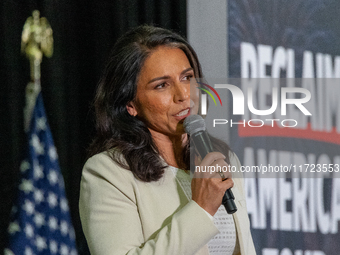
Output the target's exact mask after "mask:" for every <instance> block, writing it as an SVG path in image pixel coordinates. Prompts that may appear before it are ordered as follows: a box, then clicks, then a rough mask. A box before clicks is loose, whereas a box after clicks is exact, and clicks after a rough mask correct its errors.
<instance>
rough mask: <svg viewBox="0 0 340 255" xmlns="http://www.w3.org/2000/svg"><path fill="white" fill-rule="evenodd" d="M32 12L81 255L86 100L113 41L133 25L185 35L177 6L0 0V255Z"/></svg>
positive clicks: (182, 4)
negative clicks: (44, 47) (46, 31)
mask: <svg viewBox="0 0 340 255" xmlns="http://www.w3.org/2000/svg"><path fill="white" fill-rule="evenodd" d="M35 9H38V10H39V11H40V13H41V16H42V17H46V18H47V19H48V20H49V22H50V24H51V26H52V29H53V37H54V55H53V57H52V58H50V59H47V58H44V59H43V62H42V80H41V82H42V94H43V98H44V103H45V108H46V111H47V115H48V120H49V124H50V127H51V130H52V134H53V137H54V141H55V145H56V147H57V150H58V154H59V163H60V166H61V169H62V172H63V175H64V179H65V183H66V192H67V196H68V199H69V203H70V208H71V214H72V215H71V216H72V220H73V225H74V227H75V230H76V234H77V244H78V249H79V253H80V254H87V253H88V251H87V247H86V242H85V239H84V237H83V235H82V232H81V225H80V220H79V216H78V197H79V183H80V176H81V169H82V166H83V164H84V162H85V160H86V148H87V146H88V144H89V143H90V141H91V138H92V137H93V135H94V121H93V114H92V109H91V106H90V104H91V101H92V99H93V96H94V92H95V88H96V84H97V82H98V80H99V77H100V74H101V70H102V69H103V66H104V63H105V60H106V58H107V56H108V53H109V51H110V49H111V47H112V45H113V44H114V42H115V41H116V40H117V38H118V37H119V36H120V35H122V34H123V33H124V32H126V31H127V30H128V29H129V28H131V27H134V26H137V25H139V24H153V25H156V26H162V27H165V28H169V29H173V30H174V31H177V32H179V33H180V34H182V35H184V36H185V35H186V1H185V0H144V1H142V0H93V1H84V0H82V1H80V0H40V1H39V0H2V1H1V2H0V20H1V21H0V81H1V82H0V88H1V91H0V146H1V147H0V183H1V184H0V197H1V200H0V201H1V202H0V251H1V252H2V251H3V248H4V246H5V244H6V229H7V225H8V222H9V214H10V210H11V206H12V204H13V200H14V198H15V195H16V189H17V184H18V181H19V180H18V176H19V175H18V174H19V165H20V161H21V153H22V149H23V146H25V142H26V141H25V134H24V131H23V108H24V103H25V87H26V84H27V82H28V81H29V79H30V77H29V62H28V60H27V59H26V58H25V57H24V56H23V55H21V54H20V44H21V32H22V28H23V25H24V23H25V21H26V19H27V18H28V17H29V16H31V15H32V11H33V10H35Z"/></svg>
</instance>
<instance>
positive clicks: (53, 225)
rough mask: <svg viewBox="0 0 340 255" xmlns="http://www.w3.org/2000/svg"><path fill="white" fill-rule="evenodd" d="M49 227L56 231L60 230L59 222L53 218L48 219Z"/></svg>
mask: <svg viewBox="0 0 340 255" xmlns="http://www.w3.org/2000/svg"><path fill="white" fill-rule="evenodd" d="M48 227H49V228H50V229H51V230H52V231H54V230H57V229H58V220H57V218H55V217H53V216H51V217H50V218H49V219H48Z"/></svg>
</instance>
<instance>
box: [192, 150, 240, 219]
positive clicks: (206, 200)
mask: <svg viewBox="0 0 340 255" xmlns="http://www.w3.org/2000/svg"><path fill="white" fill-rule="evenodd" d="M224 159H225V156H224V155H223V154H222V153H219V152H212V153H209V154H207V156H206V157H204V159H203V160H202V162H201V164H200V165H199V169H195V170H196V171H195V174H194V178H193V180H192V182H191V190H192V199H193V200H194V201H195V202H196V203H197V204H198V205H200V206H201V207H202V208H203V209H204V210H206V211H207V212H208V213H210V214H211V215H214V214H215V213H216V211H217V210H218V208H219V207H220V205H221V204H222V198H223V196H224V193H225V191H226V190H227V189H229V188H231V187H233V185H234V182H233V180H232V179H231V172H230V171H229V168H228V164H227V163H226V162H225V161H224ZM219 172H221V173H219ZM222 177H223V178H222Z"/></svg>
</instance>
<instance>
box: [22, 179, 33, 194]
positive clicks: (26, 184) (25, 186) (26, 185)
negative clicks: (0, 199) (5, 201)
mask: <svg viewBox="0 0 340 255" xmlns="http://www.w3.org/2000/svg"><path fill="white" fill-rule="evenodd" d="M19 189H20V190H22V191H23V192H25V193H26V194H27V193H29V192H31V191H32V190H33V184H32V182H31V181H30V180H25V179H23V180H22V181H21V183H20V185H19Z"/></svg>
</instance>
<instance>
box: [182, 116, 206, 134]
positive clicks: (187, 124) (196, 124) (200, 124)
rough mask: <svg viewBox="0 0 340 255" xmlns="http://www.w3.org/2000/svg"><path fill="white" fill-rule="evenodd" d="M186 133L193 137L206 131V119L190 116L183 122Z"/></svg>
mask: <svg viewBox="0 0 340 255" xmlns="http://www.w3.org/2000/svg"><path fill="white" fill-rule="evenodd" d="M183 126H184V130H185V133H187V134H189V135H193V134H195V133H196V132H199V131H205V130H206V127H205V122H204V119H203V118H202V117H201V116H199V115H190V116H188V117H186V118H185V120H184V122H183Z"/></svg>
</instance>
